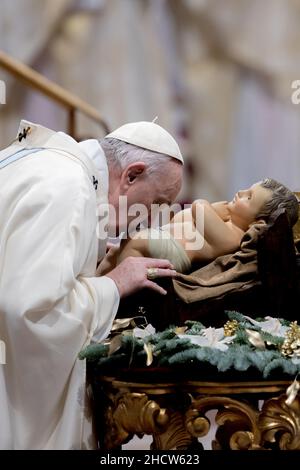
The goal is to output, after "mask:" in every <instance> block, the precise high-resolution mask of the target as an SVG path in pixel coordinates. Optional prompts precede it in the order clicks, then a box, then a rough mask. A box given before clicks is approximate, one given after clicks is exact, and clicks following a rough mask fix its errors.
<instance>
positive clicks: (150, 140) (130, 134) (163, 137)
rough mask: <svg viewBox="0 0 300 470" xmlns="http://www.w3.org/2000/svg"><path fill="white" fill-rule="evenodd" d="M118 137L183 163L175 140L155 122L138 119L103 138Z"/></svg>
mask: <svg viewBox="0 0 300 470" xmlns="http://www.w3.org/2000/svg"><path fill="white" fill-rule="evenodd" d="M109 138H113V139H118V140H122V141H123V142H127V143H128V144H133V145H137V146H138V147H142V148H143V149H147V150H152V151H153V152H158V153H162V154H164V155H169V156H170V157H173V158H176V160H179V161H180V162H181V163H183V157H182V155H181V152H180V149H179V146H178V144H177V142H176V140H175V139H174V138H173V137H172V136H171V134H169V132H167V131H166V130H165V129H163V128H162V127H161V126H159V125H158V124H155V122H148V121H140V122H131V123H129V124H124V126H121V127H119V128H118V129H116V130H115V131H113V132H111V133H110V134H108V135H106V136H105V139H109Z"/></svg>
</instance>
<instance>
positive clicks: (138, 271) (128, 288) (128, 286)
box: [106, 256, 177, 297]
mask: <svg viewBox="0 0 300 470" xmlns="http://www.w3.org/2000/svg"><path fill="white" fill-rule="evenodd" d="M148 268H156V269H157V273H156V277H157V278H160V277H175V276H176V274H177V272H176V271H175V270H174V269H173V266H172V264H171V263H170V261H168V260H165V259H153V258H142V257H139V258H137V257H134V256H129V257H128V258H126V259H124V260H123V261H122V262H121V263H120V264H119V265H118V266H117V267H116V268H115V269H113V270H112V271H110V272H109V273H108V274H106V276H107V277H110V278H111V279H112V280H113V281H114V282H115V283H116V285H117V287H118V289H119V293H120V297H126V296H127V295H130V294H133V293H134V292H136V291H138V290H140V289H144V288H145V287H147V288H149V289H152V290H155V291H156V292H159V293H160V294H164V295H165V294H166V293H167V291H166V290H165V289H163V288H162V287H160V286H159V285H158V284H156V283H155V282H153V281H151V280H149V279H148V278H147V269H148Z"/></svg>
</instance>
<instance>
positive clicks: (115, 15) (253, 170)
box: [0, 0, 300, 202]
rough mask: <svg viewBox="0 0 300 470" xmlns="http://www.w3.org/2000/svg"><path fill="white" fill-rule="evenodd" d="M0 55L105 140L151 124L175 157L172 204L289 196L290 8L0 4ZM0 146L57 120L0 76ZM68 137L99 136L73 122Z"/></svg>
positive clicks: (293, 145) (295, 132)
mask: <svg viewBox="0 0 300 470" xmlns="http://www.w3.org/2000/svg"><path fill="white" fill-rule="evenodd" d="M0 8H1V10H0V49H2V50H3V51H4V52H6V53H8V54H9V55H11V56H12V57H14V58H17V59H19V60H21V61H22V62H23V63H25V64H27V65H29V66H30V67H33V68H34V69H35V70H38V71H39V72H40V73H42V74H43V75H44V76H46V77H48V78H50V79H51V80H53V81H54V82H56V83H58V84H59V85H61V86H62V87H64V88H65V89H66V90H68V91H70V92H72V93H74V94H75V95H77V96H78V97H80V98H82V99H83V100H84V101H86V102H87V103H89V104H91V105H92V106H93V107H95V108H96V109H97V110H98V111H99V113H100V114H101V115H102V117H103V118H104V119H105V121H106V122H107V124H108V126H109V128H110V129H114V128H116V127H118V126H120V125H122V124H124V123H125V122H134V121H139V120H150V121H152V120H153V119H154V118H155V117H156V116H158V121H157V123H158V124H160V125H162V126H163V127H165V128H166V129H167V130H169V131H170V132H171V133H172V134H173V135H174V136H175V137H176V138H177V140H178V141H179V144H180V146H181V148H182V151H183V153H184V155H185V160H186V166H185V170H186V171H185V182H184V186H183V189H182V192H181V195H180V199H181V201H185V202H188V201H191V200H192V199H194V198H196V197H198V198H199V197H201V198H206V199H208V200H210V201H214V200H221V199H229V198H230V199H231V197H232V195H233V193H235V192H236V191H237V190H238V189H241V188H244V187H248V186H249V185H251V184H252V183H253V182H255V181H258V180H260V179H262V178H264V177H266V176H269V177H273V178H275V179H278V180H280V181H281V182H283V183H284V184H286V185H287V186H289V187H290V189H292V190H298V191H299V189H300V104H299V105H297V104H293V103H292V100H291V96H292V93H293V91H294V90H293V89H292V87H291V85H292V82H293V81H294V80H300V27H299V25H300V0H0ZM0 79H1V80H4V81H5V83H6V85H7V89H6V104H2V105H0V146H1V148H2V147H5V146H6V145H8V144H9V143H10V142H11V141H12V140H13V139H14V137H15V135H16V132H17V128H18V124H19V121H20V119H21V118H25V119H28V120H30V121H33V122H36V123H40V124H42V125H45V126H47V127H50V128H52V129H55V130H63V131H68V125H67V114H66V111H65V110H64V109H63V108H62V107H61V106H59V105H57V103H54V102H53V101H51V100H49V99H47V98H46V97H44V96H42V95H41V94H39V93H36V92H33V91H32V90H30V89H29V88H28V87H26V86H24V85H23V84H21V83H20V82H19V81H18V80H16V78H15V77H13V76H10V75H8V74H7V73H6V72H5V71H4V70H3V69H1V68H0ZM76 118H77V128H76V138H77V139H79V140H80V139H84V138H89V137H102V136H103V135H104V130H103V129H101V127H100V126H99V125H97V124H96V123H94V122H92V121H91V120H89V119H87V118H85V117H84V116H82V115H80V116H78V117H76Z"/></svg>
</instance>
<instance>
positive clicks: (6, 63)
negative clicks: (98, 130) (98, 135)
mask: <svg viewBox="0 0 300 470" xmlns="http://www.w3.org/2000/svg"><path fill="white" fill-rule="evenodd" d="M0 67H1V68H3V69H5V70H6V71H7V72H9V73H10V74H11V75H13V76H14V77H16V78H17V79H19V80H21V81H22V82H24V83H25V84H26V85H28V86H29V87H30V88H33V89H35V90H37V91H39V92H41V93H42V94H43V95H46V96H48V98H50V99H51V100H53V101H56V102H57V103H58V104H60V105H61V106H63V107H64V108H65V109H66V110H67V113H68V133H69V134H70V135H71V136H73V137H75V136H76V112H77V111H79V112H81V113H82V114H84V115H85V116H87V117H88V118H90V119H91V120H93V121H95V122H96V123H98V124H99V125H100V126H101V127H102V128H103V129H104V131H105V133H108V132H109V127H108V125H107V123H106V121H105V120H104V119H103V117H102V116H101V115H100V114H99V112H98V111H97V110H96V109H95V108H93V106H91V105H90V104H88V103H86V102H85V101H83V100H82V99H80V98H78V96H76V95H74V94H73V93H70V92H69V91H66V90H65V89H64V88H63V87H61V86H60V85H57V83H54V82H52V81H51V80H49V79H48V78H46V77H44V76H43V75H41V74H40V73H39V72H37V71H36V70H34V69H32V68H31V67H28V65H25V64H23V63H22V62H20V61H19V60H17V59H14V58H13V57H11V56H9V55H8V54H6V53H5V52H3V51H1V50H0Z"/></svg>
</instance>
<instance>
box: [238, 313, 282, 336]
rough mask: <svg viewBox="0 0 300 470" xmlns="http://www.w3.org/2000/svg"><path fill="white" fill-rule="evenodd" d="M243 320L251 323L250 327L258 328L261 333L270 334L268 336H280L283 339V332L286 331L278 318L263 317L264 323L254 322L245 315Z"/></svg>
mask: <svg viewBox="0 0 300 470" xmlns="http://www.w3.org/2000/svg"><path fill="white" fill-rule="evenodd" d="M245 318H246V319H247V320H248V321H249V322H250V323H252V325H255V326H258V327H259V328H261V329H262V331H265V332H266V333H270V335H273V336H281V337H284V335H285V332H286V331H287V330H288V327H287V326H283V325H282V324H281V323H280V321H279V320H278V318H273V317H265V318H266V320H265V321H256V320H254V319H253V318H250V317H247V316H246V315H245Z"/></svg>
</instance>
